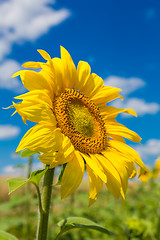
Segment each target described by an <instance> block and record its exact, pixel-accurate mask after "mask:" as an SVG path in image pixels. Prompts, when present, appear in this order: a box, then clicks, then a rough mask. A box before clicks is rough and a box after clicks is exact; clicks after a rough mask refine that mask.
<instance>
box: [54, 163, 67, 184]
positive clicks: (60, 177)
mask: <svg viewBox="0 0 160 240" xmlns="http://www.w3.org/2000/svg"><path fill="white" fill-rule="evenodd" d="M66 165H67V163H65V164H63V165H62V168H61V171H60V174H59V177H58V181H57V183H56V184H55V185H60V184H61V181H62V176H63V173H64V170H65V167H66Z"/></svg>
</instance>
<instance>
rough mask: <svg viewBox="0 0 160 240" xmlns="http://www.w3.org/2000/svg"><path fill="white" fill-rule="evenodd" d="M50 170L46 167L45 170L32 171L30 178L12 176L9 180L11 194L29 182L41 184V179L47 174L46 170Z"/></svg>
mask: <svg viewBox="0 0 160 240" xmlns="http://www.w3.org/2000/svg"><path fill="white" fill-rule="evenodd" d="M47 170H48V167H46V168H45V169H43V170H37V171H34V172H32V173H31V176H30V178H29V179H26V178H10V179H8V180H7V182H8V183H9V194H11V193H12V192H14V191H15V190H17V189H19V188H21V187H23V186H24V185H25V184H27V183H33V184H34V185H36V186H39V183H40V180H41V178H42V177H43V175H44V174H45V172H46V171H47Z"/></svg>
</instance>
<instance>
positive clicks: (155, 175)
mask: <svg viewBox="0 0 160 240" xmlns="http://www.w3.org/2000/svg"><path fill="white" fill-rule="evenodd" d="M159 173H160V157H159V158H157V160H156V162H155V166H154V169H153V178H154V179H157V178H158V177H159Z"/></svg>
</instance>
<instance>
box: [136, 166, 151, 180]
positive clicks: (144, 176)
mask: <svg viewBox="0 0 160 240" xmlns="http://www.w3.org/2000/svg"><path fill="white" fill-rule="evenodd" d="M139 175H140V177H139V179H140V180H141V181H142V182H148V181H149V179H151V178H152V177H153V173H152V170H151V169H150V168H149V167H147V168H146V170H145V169H140V171H139Z"/></svg>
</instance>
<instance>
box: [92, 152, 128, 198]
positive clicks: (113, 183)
mask: <svg viewBox="0 0 160 240" xmlns="http://www.w3.org/2000/svg"><path fill="white" fill-rule="evenodd" d="M95 156H96V158H97V159H98V161H99V163H100V164H101V165H102V167H103V169H104V172H105V174H106V175H107V183H106V186H107V188H108V190H109V191H110V192H111V193H112V194H113V196H115V197H116V198H119V197H120V195H121V194H122V197H123V198H124V194H123V192H122V184H121V179H120V176H119V174H118V172H117V170H116V169H115V167H114V166H113V165H112V164H111V163H110V161H109V160H108V159H107V158H106V157H104V156H103V155H100V154H95Z"/></svg>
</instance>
